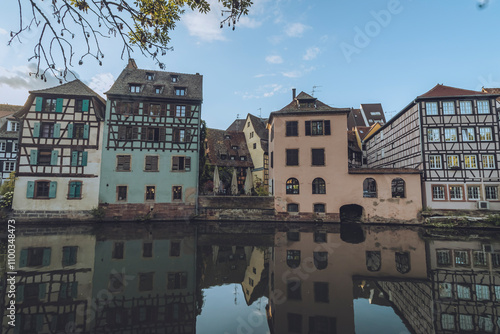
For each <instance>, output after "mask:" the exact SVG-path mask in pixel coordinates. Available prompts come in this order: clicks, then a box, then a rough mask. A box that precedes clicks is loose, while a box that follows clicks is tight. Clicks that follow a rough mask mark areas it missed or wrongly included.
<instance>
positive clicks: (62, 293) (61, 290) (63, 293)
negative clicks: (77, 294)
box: [59, 282, 68, 299]
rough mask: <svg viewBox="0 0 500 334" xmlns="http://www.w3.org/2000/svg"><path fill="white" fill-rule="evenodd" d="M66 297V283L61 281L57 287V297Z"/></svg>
mask: <svg viewBox="0 0 500 334" xmlns="http://www.w3.org/2000/svg"><path fill="white" fill-rule="evenodd" d="M66 298H68V283H65V282H63V283H61V286H60V287H59V299H66Z"/></svg>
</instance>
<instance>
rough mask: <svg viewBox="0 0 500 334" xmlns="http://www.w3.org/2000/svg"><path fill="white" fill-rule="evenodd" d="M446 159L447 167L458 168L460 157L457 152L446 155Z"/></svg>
mask: <svg viewBox="0 0 500 334" xmlns="http://www.w3.org/2000/svg"><path fill="white" fill-rule="evenodd" d="M446 161H447V164H448V168H453V167H459V168H460V159H459V157H458V155H457V154H452V155H448V156H447V160H446Z"/></svg>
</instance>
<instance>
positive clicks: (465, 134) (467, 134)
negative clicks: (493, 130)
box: [462, 128, 476, 141]
mask: <svg viewBox="0 0 500 334" xmlns="http://www.w3.org/2000/svg"><path fill="white" fill-rule="evenodd" d="M471 136H472V139H471ZM475 140H476V131H475V129H474V128H462V141H475Z"/></svg>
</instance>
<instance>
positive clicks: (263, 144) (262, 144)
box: [260, 139, 269, 153]
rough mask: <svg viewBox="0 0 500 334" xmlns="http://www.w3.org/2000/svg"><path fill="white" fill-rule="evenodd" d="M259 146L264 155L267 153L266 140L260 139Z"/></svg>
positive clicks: (267, 142) (267, 145)
mask: <svg viewBox="0 0 500 334" xmlns="http://www.w3.org/2000/svg"><path fill="white" fill-rule="evenodd" d="M260 146H261V147H262V150H263V151H264V152H266V153H268V152H269V141H268V140H267V139H266V140H264V139H261V140H260Z"/></svg>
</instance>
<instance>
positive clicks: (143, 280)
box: [139, 273, 153, 291]
mask: <svg viewBox="0 0 500 334" xmlns="http://www.w3.org/2000/svg"><path fill="white" fill-rule="evenodd" d="M151 290H153V273H139V291H151Z"/></svg>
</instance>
